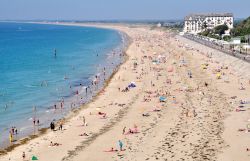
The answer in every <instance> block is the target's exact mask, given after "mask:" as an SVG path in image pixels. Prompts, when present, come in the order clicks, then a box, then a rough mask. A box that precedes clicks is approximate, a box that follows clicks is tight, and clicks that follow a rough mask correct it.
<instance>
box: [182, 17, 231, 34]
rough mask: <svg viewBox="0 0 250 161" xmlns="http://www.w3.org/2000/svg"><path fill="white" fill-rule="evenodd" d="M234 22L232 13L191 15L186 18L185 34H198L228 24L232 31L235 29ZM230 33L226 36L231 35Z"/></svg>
mask: <svg viewBox="0 0 250 161" xmlns="http://www.w3.org/2000/svg"><path fill="white" fill-rule="evenodd" d="M233 21H234V19H233V14H231V13H224V14H218V13H211V14H191V15H189V16H186V17H185V21H184V30H183V32H185V33H192V34H197V33H199V32H202V31H204V30H205V29H213V28H214V27H216V26H219V25H223V24H226V25H227V26H228V28H229V31H230V29H232V28H233ZM229 31H227V32H226V34H229Z"/></svg>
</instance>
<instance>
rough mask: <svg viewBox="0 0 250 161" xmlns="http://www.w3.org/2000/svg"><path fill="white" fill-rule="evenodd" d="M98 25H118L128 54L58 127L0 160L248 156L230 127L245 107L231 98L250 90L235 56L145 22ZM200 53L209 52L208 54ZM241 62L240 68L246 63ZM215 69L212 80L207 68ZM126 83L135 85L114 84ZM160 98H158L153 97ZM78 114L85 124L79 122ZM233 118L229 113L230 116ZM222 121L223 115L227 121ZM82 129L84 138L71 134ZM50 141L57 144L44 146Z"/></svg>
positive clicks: (223, 160) (227, 159)
mask: <svg viewBox="0 0 250 161" xmlns="http://www.w3.org/2000/svg"><path fill="white" fill-rule="evenodd" d="M103 27H110V28H114V29H120V30H122V31H124V32H126V33H127V34H128V35H129V36H130V37H131V39H132V40H133V41H131V44H130V46H129V47H128V49H127V51H126V54H127V57H128V59H127V60H126V61H125V62H124V63H123V64H121V65H120V67H119V69H118V70H117V71H116V72H115V73H113V75H112V77H111V78H110V80H109V81H108V82H107V84H106V86H105V89H103V90H102V91H101V92H100V93H99V94H98V96H96V97H95V100H93V101H91V102H90V103H89V104H88V105H87V106H86V108H84V107H82V109H81V110H78V111H77V112H76V113H75V115H72V118H69V120H68V122H67V123H65V127H64V128H65V130H64V131H55V132H48V133H47V134H45V135H44V136H41V137H39V138H35V139H33V140H31V141H30V142H29V143H27V144H25V145H23V146H20V147H17V148H16V149H15V150H14V151H12V152H11V153H8V154H9V156H8V155H6V156H1V157H0V160H1V159H3V160H4V159H5V160H7V159H8V158H11V159H10V160H21V154H22V152H26V154H27V156H28V157H29V158H30V157H32V156H37V157H38V158H39V160H49V159H50V158H53V159H54V160H58V161H60V160H65V161H66V160H71V161H77V160H96V161H98V160H104V161H109V160H127V161H132V160H165V159H169V158H171V160H219V161H232V159H231V158H233V159H234V160H235V159H236V160H237V161H245V160H248V159H249V156H248V155H247V152H246V150H245V149H244V148H245V147H246V146H247V145H249V144H247V142H248V141H247V140H249V139H248V137H247V134H245V135H244V134H243V136H242V135H241V136H242V137H241V138H240V142H241V144H240V145H237V142H238V141H239V138H238V135H239V133H238V131H237V127H238V126H239V125H242V120H243V124H244V123H245V122H244V121H245V120H246V118H247V116H248V114H249V111H248V107H246V108H245V109H246V112H237V113H235V108H236V106H237V105H238V101H239V99H243V100H247V98H248V97H247V96H249V93H248V92H249V90H250V88H249V87H250V84H249V85H248V82H247V79H246V78H245V77H243V76H244V74H243V73H241V74H242V77H243V78H242V79H241V80H240V82H242V84H243V85H244V87H245V88H246V89H245V90H239V88H240V83H239V82H237V81H238V80H237V78H238V75H237V71H236V69H237V67H238V65H239V66H241V65H242V64H241V62H240V61H239V62H238V60H237V59H233V58H230V57H227V56H225V55H223V54H218V53H217V52H216V51H213V50H211V49H209V48H205V47H204V46H201V45H197V46H196V45H195V43H194V42H191V41H189V40H184V39H181V38H180V37H176V36H173V35H171V32H169V31H164V32H163V31H161V30H151V29H150V28H149V27H147V26H137V27H134V26H133V28H132V27H131V28H130V27H129V26H126V25H112V24H111V25H107V24H104V25H103ZM208 51H209V52H213V53H216V54H213V56H212V57H209V56H207V52H208ZM222 60H223V61H222ZM232 63H234V64H235V65H234V66H233V67H231V66H230V65H232ZM204 64H208V65H207V66H206V67H204ZM243 65H244V66H245V69H246V71H245V72H246V73H247V72H248V71H247V65H246V64H243ZM218 68H219V69H220V71H221V73H222V74H221V78H220V79H217V78H216V72H214V71H215V70H216V71H217V70H218ZM240 69H241V68H239V70H240ZM190 72H191V76H192V77H190ZM241 72H244V71H243V69H242V70H241ZM132 81H133V82H135V84H136V87H135V88H131V89H129V90H128V91H125V92H122V91H120V90H119V88H124V87H127V85H128V84H130V82H132ZM229 82H230V83H229ZM206 84H207V85H206ZM160 96H164V97H166V100H165V101H160V100H159V97H160ZM233 96H237V98H236V99H235V98H234V99H232V97H233ZM249 101H250V100H249ZM249 108H250V107H249ZM99 112H101V113H106V114H107V118H102V117H101V116H99V114H98V113H99ZM229 114H231V116H229V117H228V115H229ZM242 115H243V116H244V118H241V116H242ZM82 116H84V117H85V118H86V121H87V122H88V126H83V125H82V119H81V117H82ZM234 117H236V118H237V119H234V120H233V121H234V122H231V120H230V119H232V118H234ZM239 118H240V119H241V120H238V119H239ZM225 119H229V123H230V124H229V125H228V124H227V123H226V124H225V123H224V121H226V120H225ZM226 122H227V121H226ZM230 125H233V128H232V127H231V126H230ZM124 128H125V133H123V132H122V131H123V130H124ZM129 128H130V129H134V128H136V129H138V133H132V134H131V133H129V131H128V129H129ZM127 131H128V132H127ZM82 133H87V135H88V136H81V135H79V134H82ZM224 134H232V135H229V136H224ZM231 136H233V138H234V139H233V140H230V137H231ZM118 140H122V142H123V143H124V149H125V150H124V151H119V150H118V151H110V147H111V148H112V147H113V148H115V149H116V148H117V146H116V144H117V141H118ZM50 141H53V142H56V143H59V144H60V145H59V146H56V147H55V146H50V145H49V142H50ZM244 143H245V144H244ZM238 146H240V148H239V147H238ZM237 148H239V149H240V150H236V149H237Z"/></svg>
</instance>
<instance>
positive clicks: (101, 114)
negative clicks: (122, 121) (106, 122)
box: [98, 112, 107, 118]
mask: <svg viewBox="0 0 250 161" xmlns="http://www.w3.org/2000/svg"><path fill="white" fill-rule="evenodd" d="M98 115H100V116H102V118H106V115H107V114H106V113H104V112H98Z"/></svg>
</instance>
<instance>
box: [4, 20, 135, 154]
mask: <svg viewBox="0 0 250 161" xmlns="http://www.w3.org/2000/svg"><path fill="white" fill-rule="evenodd" d="M16 23H19V22H16ZM21 23H32V24H46V25H62V26H78V27H92V28H99V29H109V28H105V27H97V26H91V25H88V26H82V25H68V24H63V23H60V24H54V23H40V22H21ZM109 30H113V31H115V32H117V33H118V34H119V35H120V37H121V40H122V41H121V44H120V45H119V46H120V47H119V48H120V49H121V54H122V58H121V61H120V63H119V64H118V65H117V66H116V67H115V68H113V69H109V70H110V72H111V73H110V74H109V76H108V77H107V78H108V79H106V80H105V81H101V82H100V83H99V85H100V87H98V89H96V90H94V91H93V94H92V95H91V98H89V99H87V100H86V102H84V103H83V104H82V105H80V106H78V105H76V106H77V107H76V108H74V109H67V114H66V115H64V116H61V117H60V118H59V119H57V120H56V121H55V123H56V126H58V125H59V122H60V121H62V120H63V121H65V122H67V121H68V120H70V119H71V118H72V117H74V116H75V115H77V113H79V112H80V111H81V110H83V109H85V108H87V106H88V104H90V103H91V102H93V101H94V100H95V99H96V98H97V97H98V96H99V95H100V93H101V92H102V91H103V90H104V89H105V88H106V87H107V86H108V82H109V81H110V80H111V79H112V77H113V75H114V74H115V73H116V72H117V71H118V69H119V68H120V66H121V65H122V64H123V63H124V62H126V60H127V56H126V50H127V48H128V47H129V45H130V43H131V42H130V37H129V36H128V35H127V34H126V33H124V32H121V31H119V30H115V29H109ZM116 48H117V47H116ZM96 72H98V71H96ZM93 77H94V75H93ZM99 85H98V86H99ZM79 87H80V86H79ZM70 97H73V95H72V96H70ZM67 99H68V98H67ZM69 99H70V98H69ZM37 128H38V127H37ZM49 129H50V127H41V128H39V129H37V130H36V133H35V134H32V133H33V132H28V133H29V134H28V135H26V134H24V135H21V137H20V136H19V139H17V140H16V141H15V143H13V144H12V145H8V144H9V143H7V142H8V141H6V143H4V144H3V145H1V146H0V147H1V148H0V157H1V156H2V155H5V154H7V153H8V152H11V151H13V150H14V149H15V148H16V147H19V146H21V145H24V144H26V143H27V142H29V141H31V140H33V139H35V138H38V137H40V136H43V135H45V134H47V133H48V130H49Z"/></svg>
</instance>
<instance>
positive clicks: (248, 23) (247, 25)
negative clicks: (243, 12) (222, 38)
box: [231, 17, 250, 37]
mask: <svg viewBox="0 0 250 161" xmlns="http://www.w3.org/2000/svg"><path fill="white" fill-rule="evenodd" d="M231 34H232V36H234V37H235V36H245V35H248V34H250V17H248V18H247V19H245V20H243V21H242V22H240V23H238V24H236V26H235V28H234V29H233V30H232V31H231Z"/></svg>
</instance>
